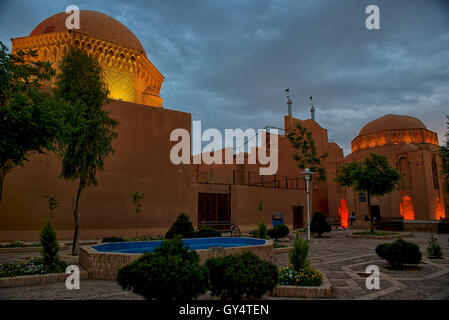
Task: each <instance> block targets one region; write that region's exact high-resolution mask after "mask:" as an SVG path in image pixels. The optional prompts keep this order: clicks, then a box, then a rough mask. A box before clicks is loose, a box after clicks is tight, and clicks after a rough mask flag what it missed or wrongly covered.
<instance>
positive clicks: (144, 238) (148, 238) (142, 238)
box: [119, 236, 164, 241]
mask: <svg viewBox="0 0 449 320" xmlns="http://www.w3.org/2000/svg"><path fill="white" fill-rule="evenodd" d="M119 239H120V238H119ZM155 240H164V238H163V237H162V236H156V237H152V236H130V237H126V238H125V239H124V240H123V241H155Z"/></svg>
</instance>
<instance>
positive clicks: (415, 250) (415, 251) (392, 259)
mask: <svg viewBox="0 0 449 320" xmlns="http://www.w3.org/2000/svg"><path fill="white" fill-rule="evenodd" d="M376 253H377V255H378V256H379V257H381V258H382V259H385V260H387V261H388V262H389V263H390V264H391V265H392V266H394V267H399V266H401V265H402V264H418V263H420V261H421V251H420V250H419V247H418V245H416V244H414V243H412V242H407V241H404V240H403V239H397V240H396V241H395V242H393V243H382V244H379V245H378V246H377V247H376Z"/></svg>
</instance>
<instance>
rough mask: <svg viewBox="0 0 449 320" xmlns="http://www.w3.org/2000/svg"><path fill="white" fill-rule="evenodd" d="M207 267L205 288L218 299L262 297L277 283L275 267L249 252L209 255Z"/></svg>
mask: <svg viewBox="0 0 449 320" xmlns="http://www.w3.org/2000/svg"><path fill="white" fill-rule="evenodd" d="M206 267H207V268H208V269H209V289H210V291H211V293H212V295H214V296H219V297H221V299H226V298H232V299H233V300H239V299H241V297H242V296H243V295H246V297H248V298H249V297H255V298H260V297H262V296H263V295H264V294H265V293H266V292H267V291H272V290H273V288H274V287H275V286H276V284H277V282H278V276H279V274H278V269H277V267H276V266H275V265H274V264H272V263H270V262H267V261H264V260H262V259H260V258H259V257H257V256H256V255H254V254H253V253H251V252H244V253H242V254H240V255H228V256H224V257H219V258H212V259H209V260H208V261H207V262H206Z"/></svg>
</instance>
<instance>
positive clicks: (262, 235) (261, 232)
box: [255, 219, 268, 239]
mask: <svg viewBox="0 0 449 320" xmlns="http://www.w3.org/2000/svg"><path fill="white" fill-rule="evenodd" d="M267 232H268V231H267V225H266V224H265V221H264V220H263V219H262V220H260V222H259V225H258V226H257V229H256V232H255V236H256V238H259V239H268V233H267Z"/></svg>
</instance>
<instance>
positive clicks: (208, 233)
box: [196, 226, 221, 238]
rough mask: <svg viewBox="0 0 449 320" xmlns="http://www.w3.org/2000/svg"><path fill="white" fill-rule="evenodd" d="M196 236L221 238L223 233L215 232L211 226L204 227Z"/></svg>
mask: <svg viewBox="0 0 449 320" xmlns="http://www.w3.org/2000/svg"><path fill="white" fill-rule="evenodd" d="M196 236H197V237H198V238H213V237H221V232H220V231H218V230H215V229H213V228H211V227H209V226H205V227H202V228H201V229H200V230H198V232H197V233H196Z"/></svg>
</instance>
